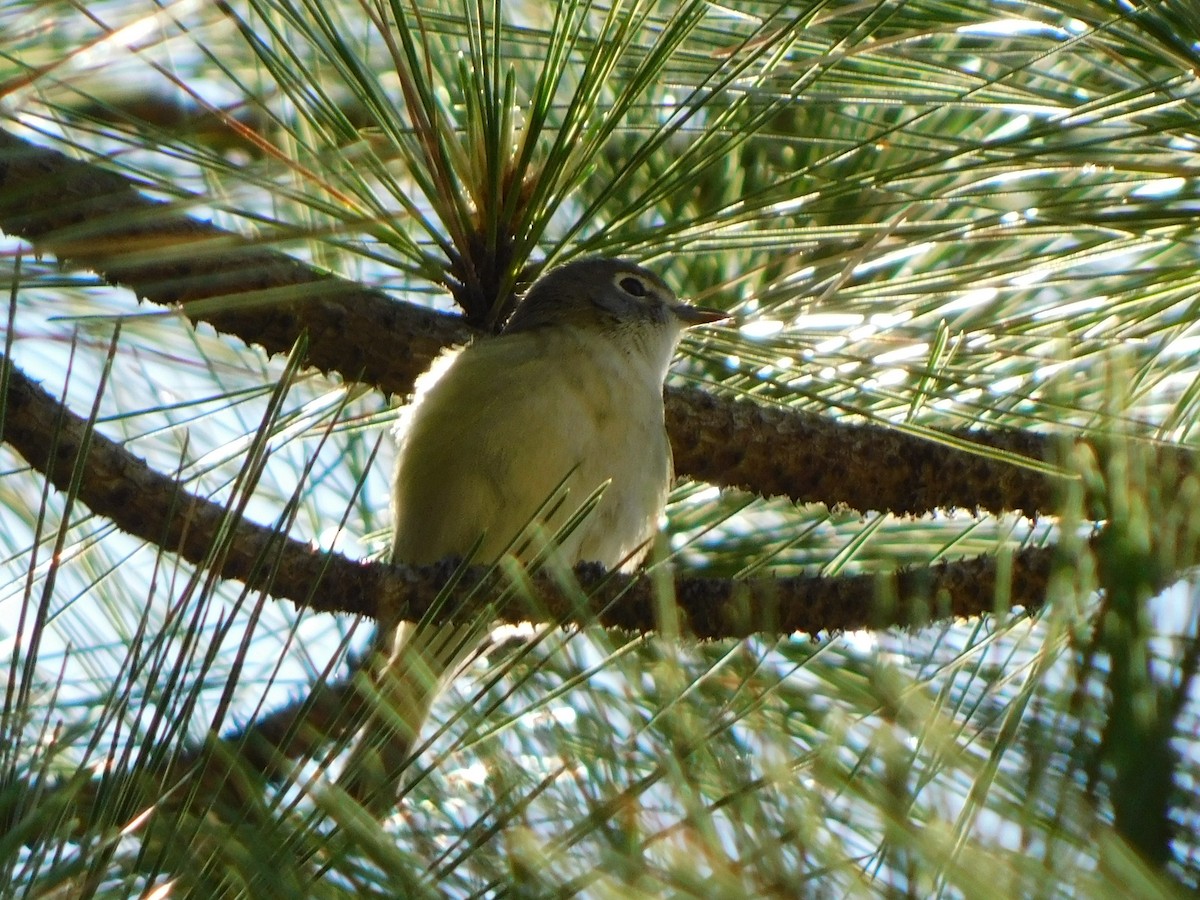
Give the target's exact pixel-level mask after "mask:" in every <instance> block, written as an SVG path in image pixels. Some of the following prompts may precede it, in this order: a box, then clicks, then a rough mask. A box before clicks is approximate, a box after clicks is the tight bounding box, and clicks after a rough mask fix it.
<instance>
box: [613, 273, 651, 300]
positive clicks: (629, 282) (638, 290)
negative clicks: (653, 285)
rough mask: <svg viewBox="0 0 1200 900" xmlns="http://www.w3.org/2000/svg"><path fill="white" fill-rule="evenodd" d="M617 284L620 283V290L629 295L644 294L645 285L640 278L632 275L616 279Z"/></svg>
mask: <svg viewBox="0 0 1200 900" xmlns="http://www.w3.org/2000/svg"><path fill="white" fill-rule="evenodd" d="M617 284H618V285H620V287H621V290H623V291H624V292H625V293H627V294H629V295H630V296H631V297H645V296H646V293H647V291H646V285H645V284H644V283H643V282H642V279H640V278H634V277H633V276H632V275H626V276H625V277H624V278H622V279H621V280H620V281H618V282H617Z"/></svg>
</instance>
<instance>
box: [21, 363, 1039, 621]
mask: <svg viewBox="0 0 1200 900" xmlns="http://www.w3.org/2000/svg"><path fill="white" fill-rule="evenodd" d="M4 365H8V366H9V371H8V380H7V381H8V392H7V395H6V396H4V397H3V398H0V401H2V402H3V407H4V413H5V414H4V419H3V422H4V433H3V435H0V437H3V439H4V440H5V441H6V442H7V443H9V444H10V445H11V446H12V447H13V448H14V449H16V450H17V452H19V453H20V454H21V455H22V456H23V457H24V458H25V459H26V460H27V461H28V462H29V463H30V465H32V466H33V467H34V468H35V469H37V470H38V471H39V472H41V473H42V474H43V475H45V476H46V477H47V478H49V479H50V481H51V482H52V483H53V484H54V485H55V486H56V487H57V488H59V490H66V488H67V486H68V485H69V484H70V480H71V475H72V472H73V471H75V468H76V466H77V465H78V463H77V457H78V455H79V453H80V451H81V450H83V451H84V452H85V453H86V456H85V459H84V460H83V461H82V466H83V469H82V471H83V472H84V475H83V478H82V479H81V482H80V486H79V493H78V499H79V500H80V501H81V502H82V503H84V504H85V505H87V506H88V507H89V508H90V509H91V510H92V511H93V512H95V513H97V514H98V515H101V516H103V517H105V518H107V519H109V520H111V521H112V522H114V523H115V524H116V525H117V527H119V528H121V529H122V530H123V531H126V532H128V533H129V534H132V535H134V536H136V537H140V538H142V539H144V540H147V541H151V542H153V543H155V544H157V545H159V546H161V547H163V548H164V549H166V550H168V551H170V552H174V553H178V554H179V555H180V556H182V557H183V558H184V559H186V560H188V561H189V562H191V563H193V564H196V565H203V564H205V563H206V561H207V560H208V559H209V550H210V548H211V547H212V546H213V544H214V542H215V541H217V540H218V537H219V535H220V534H221V533H222V531H223V529H224V528H225V527H227V520H228V519H229V517H230V515H231V513H230V510H229V509H228V508H227V507H225V506H223V505H221V504H219V503H213V502H211V501H208V500H205V499H203V498H200V497H197V496H195V495H193V494H190V493H188V491H187V490H186V489H185V488H184V486H183V485H182V484H180V483H179V482H178V481H176V480H174V479H172V478H170V477H168V476H166V475H163V474H162V473H160V472H156V471H154V470H153V469H151V468H150V467H149V466H148V465H147V464H146V463H145V462H144V461H143V460H142V459H140V458H139V457H137V456H135V455H134V454H132V453H130V452H129V451H127V450H125V449H124V448H123V447H122V446H120V445H119V444H118V443H116V442H115V441H112V440H111V439H109V438H107V437H105V436H104V435H102V434H100V433H98V432H94V431H93V432H91V433H89V431H88V422H87V420H85V419H83V418H81V417H79V416H77V415H75V414H74V413H72V412H71V411H70V410H67V409H64V408H63V407H62V406H60V405H59V404H58V402H57V401H56V400H55V399H54V397H52V396H51V395H50V394H48V393H47V392H46V391H44V390H42V389H41V388H40V387H39V386H38V385H36V384H35V383H34V382H33V381H32V380H31V379H29V378H28V377H27V376H26V375H25V374H24V373H22V372H21V371H20V370H18V369H16V368H14V367H12V366H11V365H10V364H9V363H8V361H7V360H6V359H5V358H4V357H2V356H0V366H4ZM0 381H2V379H0ZM233 527H234V529H235V530H234V532H233V534H232V537H231V539H229V540H227V541H225V546H226V547H227V548H228V552H227V553H226V554H225V555H224V556H223V558H222V561H221V570H220V574H221V576H222V577H225V578H232V579H237V580H239V581H242V582H244V583H245V584H247V585H249V586H250V587H251V588H253V589H256V590H263V591H267V592H268V593H270V594H271V595H273V596H275V597H277V598H281V599H288V600H291V601H292V602H294V603H296V604H297V605H298V606H303V607H308V608H311V609H314V610H317V611H324V612H346V613H356V614H362V615H367V616H372V617H378V616H379V615H380V613H381V611H384V610H387V611H388V613H389V615H391V616H398V617H399V618H404V619H412V620H415V619H420V618H423V617H425V616H428V615H430V613H431V610H432V611H434V615H433V619H432V621H434V622H437V621H439V619H442V620H444V619H446V618H447V617H450V616H459V615H470V614H471V607H470V605H469V600H468V598H470V597H471V596H472V595H473V593H474V592H475V589H476V588H477V586H478V584H479V580H480V579H486V578H494V577H497V576H496V575H495V574H494V573H492V572H489V571H486V570H483V569H478V570H473V571H472V572H470V573H468V576H467V577H465V578H462V579H461V580H460V581H459V582H458V584H457V586H456V588H455V589H454V593H453V595H452V596H451V597H450V598H449V599H448V602H439V601H440V600H444V599H445V598H440V597H439V591H441V590H442V588H443V587H444V586H445V584H446V583H447V581H448V580H450V579H451V578H452V577H453V576H454V575H455V570H456V567H455V566H454V564H453V562H452V561H450V562H445V563H441V564H437V565H434V566H426V567H419V568H416V567H408V566H399V565H390V564H386V563H363V562H356V561H354V560H350V559H347V558H346V557H344V556H342V555H340V554H337V553H325V552H317V551H314V550H312V549H311V548H310V547H309V545H308V544H305V543H302V542H300V541H297V540H294V539H292V538H288V537H286V536H284V535H281V534H279V533H278V531H276V530H275V529H272V528H267V527H264V526H262V525H258V524H255V523H253V522H249V521H245V520H240V521H237V522H234V523H233ZM1052 556H1053V549H1031V550H1025V551H1021V552H1020V553H1018V554H1016V556H1015V557H1014V559H1013V561H1012V564H1011V568H1012V574H1011V584H1002V583H998V576H997V572H998V571H1000V570H1001V568H1002V566H1001V564H1000V563H999V562H998V560H997V559H996V558H995V557H990V556H988V557H979V558H976V559H969V560H962V561H959V562H943V563H939V564H938V565H937V566H933V567H930V568H913V569H908V570H904V571H900V572H896V573H893V574H891V575H888V576H873V575H860V576H854V577H848V578H842V577H839V578H822V577H819V576H812V577H808V576H805V577H795V578H778V579H771V578H764V579H754V580H746V581H731V580H726V579H714V578H693V577H682V578H679V579H677V582H676V584H675V592H676V601H677V605H678V609H679V615H680V617H681V621H682V622H683V631H684V633H685V634H690V635H691V636H694V637H696V638H700V639H711V638H729V637H744V636H747V635H751V634H756V633H760V632H766V633H774V634H791V633H794V632H808V633H811V634H816V633H818V632H829V631H839V630H847V629H857V628H884V627H888V626H892V625H915V624H920V623H923V622H927V621H930V620H931V619H933V618H942V617H946V616H955V617H960V616H972V615H979V614H981V613H985V612H989V611H991V610H992V609H993V608H994V607H995V603H996V597H998V596H1003V597H1006V598H1007V601H1006V602H1007V603H1008V604H1009V605H1011V606H1023V607H1026V608H1029V609H1033V608H1036V607H1039V606H1040V605H1041V604H1042V603H1043V602H1044V599H1045V588H1046V583H1047V578H1048V574H1049V570H1050V562H1051V559H1052ZM575 576H576V578H577V580H578V584H579V585H580V586H582V588H583V589H584V592H585V593H586V594H587V596H588V597H589V601H588V603H589V605H588V607H587V608H586V609H581V608H580V607H579V605H578V602H577V599H576V598H577V597H578V596H579V592H578V590H577V589H576V588H575V586H574V585H570V584H567V585H564V584H561V583H560V582H558V581H556V580H554V579H553V578H551V577H549V576H545V575H542V576H539V577H537V578H536V579H534V580H533V581H532V582H531V583H530V585H529V586H528V595H527V599H525V600H523V601H522V600H514V601H513V602H512V603H511V604H510V605H509V606H507V607H504V608H501V609H498V610H496V611H495V617H496V619H497V620H498V621H504V622H511V623H519V622H525V621H529V620H530V619H531V618H532V619H536V620H538V621H550V622H563V623H567V622H574V623H578V624H581V625H591V624H600V625H603V626H606V627H615V628H621V629H625V630H628V631H632V632H650V631H656V630H658V629H659V628H660V626H661V623H660V622H658V621H657V619H656V610H657V609H658V604H657V603H656V602H655V587H654V584H653V579H651V578H648V577H644V576H625V575H616V574H611V573H606V572H604V571H602V570H601V569H599V568H598V567H596V566H592V565H583V566H580V567H578V568H577V569H576V571H575ZM481 593H484V594H485V595H486V594H492V595H494V592H481ZM881 598H883V601H884V602H881Z"/></svg>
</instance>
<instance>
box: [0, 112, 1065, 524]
mask: <svg viewBox="0 0 1200 900" xmlns="http://www.w3.org/2000/svg"><path fill="white" fill-rule="evenodd" d="M0 228H3V229H4V230H5V231H7V232H8V233H10V234H14V235H20V236H21V237H23V238H25V239H26V240H29V241H30V242H31V243H33V245H34V246H35V247H37V248H38V249H39V250H41V251H47V252H52V253H54V254H55V255H56V256H58V257H59V259H61V260H65V261H69V262H70V263H71V264H73V265H76V266H82V267H85V268H88V269H91V270H93V271H95V272H97V273H99V274H100V275H101V276H102V277H103V278H105V279H106V280H107V281H109V282H110V283H112V284H114V285H123V286H125V287H128V288H129V289H131V290H133V291H135V292H136V293H137V294H138V296H139V297H144V298H146V299H148V300H150V301H152V302H154V303H158V304H161V305H175V304H181V305H182V306H183V309H184V311H185V312H187V313H189V315H190V316H191V318H192V319H193V320H194V321H197V320H203V321H205V322H207V323H208V324H210V325H212V326H213V327H214V328H216V329H217V330H218V331H221V332H223V333H226V334H230V335H234V336H237V337H239V338H241V339H242V340H244V341H246V342H247V343H250V344H257V345H259V346H261V347H263V348H264V349H265V350H267V351H268V352H270V353H285V352H287V351H289V350H290V349H291V347H292V346H293V345H294V344H295V342H296V340H297V339H298V338H299V337H300V335H301V334H303V333H305V332H307V333H308V337H309V342H308V347H309V350H308V358H307V360H306V361H307V362H308V363H309V364H311V365H312V366H315V367H316V368H318V369H320V370H321V371H323V372H331V371H337V372H340V373H341V374H342V375H343V376H344V377H345V378H347V379H349V380H360V381H365V382H367V383H370V384H373V385H375V386H377V387H378V388H380V389H381V390H383V391H385V392H387V393H390V394H396V395H404V394H406V393H408V392H409V391H410V390H411V388H412V383H413V380H414V379H415V378H416V376H417V375H418V374H420V373H421V372H422V371H424V369H425V368H426V367H427V366H428V364H429V362H430V361H431V360H432V358H433V357H434V356H435V355H436V354H437V353H438V352H439V351H440V350H441V349H442V348H443V347H444V346H446V345H450V344H454V343H461V342H462V341H464V340H466V339H468V338H469V337H470V336H471V334H472V332H471V331H470V330H469V329H468V328H467V326H466V325H465V324H464V323H463V322H462V320H461V319H459V318H457V317H454V316H448V315H445V314H441V313H437V312H433V311H430V310H427V309H423V308H420V307H417V306H413V305H411V304H408V303H403V302H398V301H396V300H394V299H392V298H391V297H389V296H388V295H386V294H384V293H383V292H381V291H374V290H368V289H366V288H363V287H361V286H360V285H358V284H355V283H353V282H350V281H347V280H345V279H342V278H338V277H337V276H334V275H330V274H327V273H322V272H317V271H315V270H313V269H311V268H309V267H307V266H305V265H304V264H303V263H301V262H299V261H298V260H296V259H293V258H292V257H289V256H287V255H286V254H284V253H280V252H278V251H275V250H270V249H264V248H262V247H258V246H253V245H250V244H248V243H247V242H246V241H245V240H244V239H243V238H240V237H239V236H237V235H233V234H230V233H229V232H225V231H221V230H220V229H217V228H215V227H213V226H212V225H210V224H207V223H203V222H199V221H197V220H194V219H191V218H189V217H187V216H186V215H184V214H183V213H181V212H178V211H176V210H175V209H174V208H173V207H172V206H171V205H170V204H166V203H161V202H157V201H153V200H150V199H147V198H146V197H145V196H143V195H142V194H141V193H140V192H139V190H138V188H137V186H136V185H135V184H134V183H132V182H131V181H129V180H128V179H126V178H125V177H123V176H121V175H119V174H116V173H113V172H109V171H107V170H105V169H103V168H100V167H98V166H95V165H91V164H88V163H83V162H79V161H76V160H72V159H69V158H68V157H66V156H64V155H63V154H61V153H58V152H56V151H54V150H50V149H46V148H42V147H37V146H35V145H32V144H29V143H27V142H25V141H22V140H20V139H19V138H16V137H14V136H13V135H11V134H9V133H7V132H5V131H3V130H0ZM215 298H220V302H219V303H213V302H208V303H205V304H204V305H203V307H202V308H201V307H198V306H197V305H196V304H197V302H198V301H202V300H203V301H212V300H214V299H215ZM189 305H190V306H191V309H190V310H189ZM667 428H668V432H669V434H670V437H671V445H672V447H673V449H674V453H675V461H676V468H677V470H678V471H679V472H680V473H682V474H687V475H691V476H693V477H696V478H698V479H703V480H706V481H709V482H711V483H713V484H716V485H719V486H722V487H730V486H737V487H742V488H745V489H747V490H749V491H751V492H754V493H757V494H760V495H763V496H769V495H780V496H786V497H788V498H790V499H792V500H794V501H796V502H798V503H806V502H822V503H825V504H827V505H829V506H835V505H838V504H845V505H848V506H850V507H852V508H854V509H858V510H862V511H867V510H876V511H890V512H894V513H898V514H914V515H918V514H922V513H926V512H929V511H931V510H935V509H948V508H953V507H959V508H965V509H982V510H989V511H993V512H1003V511H1020V512H1024V513H1025V514H1026V515H1030V516H1033V515H1037V514H1039V513H1046V512H1050V511H1051V510H1052V509H1053V497H1054V494H1055V490H1056V485H1055V484H1054V480H1053V479H1049V478H1047V476H1046V475H1045V474H1044V468H1039V467H1027V466H1024V465H1013V464H1011V463H1008V462H1005V461H1004V460H1002V459H997V458H996V457H995V456H994V455H989V454H988V452H987V448H998V449H1003V450H1008V451H1010V452H1012V453H1014V454H1016V455H1017V456H1018V457H1025V458H1027V459H1030V460H1035V461H1041V460H1045V459H1050V458H1052V452H1051V450H1052V448H1051V442H1050V439H1049V438H1048V437H1046V436H1044V435H1039V434H1034V433H1021V432H1013V431H982V430H980V431H960V432H946V433H945V434H946V435H948V436H949V437H950V438H951V439H952V441H951V442H950V443H946V442H942V441H938V440H926V439H923V438H921V437H918V436H915V435H913V434H910V433H906V432H903V431H900V430H897V429H893V428H887V427H883V426H870V425H866V426H863V425H850V424H845V423H841V422H836V421H832V420H829V419H825V418H823V417H820V416H815V415H812V414H808V413H802V412H797V411H793V410H786V409H781V408H771V407H765V406H761V405H759V404H756V403H751V402H735V401H732V400H729V399H726V398H718V397H713V396H711V395H708V394H706V393H704V392H702V391H698V390H683V389H675V388H672V389H668V391H667ZM964 444H966V445H970V444H975V445H978V446H979V447H980V448H981V452H974V451H968V450H967V449H964Z"/></svg>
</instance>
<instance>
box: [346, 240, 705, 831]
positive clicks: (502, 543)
mask: <svg viewBox="0 0 1200 900" xmlns="http://www.w3.org/2000/svg"><path fill="white" fill-rule="evenodd" d="M726 317H727V316H726V314H725V313H723V312H720V311H718V310H713V309H705V308H703V307H698V306H691V305H689V304H687V303H683V302H681V301H680V300H679V299H678V298H677V297H676V296H675V294H674V292H673V291H672V290H671V289H670V288H669V287H667V285H666V284H664V283H663V281H662V280H661V279H660V278H659V277H658V276H656V275H655V274H654V273H652V272H650V271H648V270H646V269H644V268H642V267H641V266H638V265H635V264H634V263H631V262H627V261H625V260H620V259H582V260H579V261H576V262H571V263H568V264H566V265H563V266H560V267H558V268H556V269H553V270H551V271H550V272H548V273H547V274H545V275H544V276H542V277H541V278H539V279H538V280H537V281H536V282H535V283H534V284H533V286H532V287H531V288H530V289H529V291H528V293H527V294H526V295H525V297H524V298H523V299H522V300H521V302H520V303H519V304H518V306H517V308H516V311H515V312H514V313H513V315H512V318H511V319H510V320H509V321H508V323H507V324H506V325H505V327H504V329H503V331H502V332H501V333H500V334H499V335H498V336H496V337H493V338H485V339H480V340H478V341H476V342H474V343H472V344H470V345H468V346H467V347H465V348H461V349H455V350H451V351H448V352H447V353H444V354H443V355H442V356H440V357H439V358H438V359H437V360H436V361H435V362H434V363H433V365H432V366H431V367H430V369H429V371H427V372H426V373H425V374H424V375H422V376H421V377H420V378H419V379H418V380H417V384H416V391H415V396H414V398H413V401H412V403H411V404H410V405H409V406H408V407H407V408H406V410H405V412H404V414H403V416H402V418H401V420H400V423H399V425H398V427H397V438H398V452H397V457H396V472H395V479H394V484H393V498H392V499H393V513H394V516H395V532H394V537H393V540H392V559H393V560H394V561H395V562H400V563H409V564H412V565H423V564H426V563H432V562H436V561H438V560H441V559H444V558H446V557H452V556H460V557H461V556H466V555H467V554H469V553H472V552H473V553H474V555H473V557H472V562H474V563H479V564H487V563H491V562H494V561H496V560H497V559H499V558H500V557H501V556H502V555H504V554H505V553H512V554H514V555H515V556H516V557H517V558H519V559H523V560H528V559H530V558H532V557H533V556H535V555H537V554H541V553H546V552H549V553H553V554H556V555H557V560H558V561H559V562H561V563H564V564H566V565H574V564H575V563H578V562H598V563H601V564H603V565H604V566H605V567H607V568H609V569H615V568H618V567H620V568H622V569H625V570H631V569H633V568H635V567H636V566H637V565H638V563H640V562H641V560H642V559H643V557H644V556H645V554H646V552H647V550H648V549H649V545H650V541H651V539H652V537H653V536H654V533H655V531H656V530H657V528H658V520H659V516H660V515H661V513H662V511H663V506H664V505H665V503H666V499H667V491H668V489H669V488H670V485H671V481H672V479H673V477H674V472H673V468H672V463H671V447H670V444H669V443H668V442H667V433H666V428H665V426H664V421H663V382H664V380H665V378H666V375H667V369H668V367H669V366H670V363H671V357H672V356H673V355H674V353H675V348H676V346H677V345H678V344H679V340H680V337H681V335H682V333H683V330H684V329H685V328H688V327H690V326H693V325H700V324H704V323H711V322H716V321H719V320H721V319H724V318H726ZM598 490H602V493H601V494H600V497H599V500H598V501H597V502H595V505H594V506H593V507H592V508H591V509H590V510H589V511H588V512H587V514H586V516H585V517H584V518H583V519H582V521H581V522H579V523H578V524H577V525H575V527H573V528H571V529H570V530H567V531H564V532H563V533H561V534H558V535H556V532H559V530H560V529H561V528H562V526H563V525H564V524H565V523H567V522H568V520H571V519H572V517H573V516H574V515H575V514H576V512H577V511H578V510H579V508H580V504H582V503H583V502H584V501H585V500H587V499H588V498H589V497H591V496H592V495H593V494H594V493H595V492H596V491H598ZM490 624H491V623H489V622H478V623H472V624H463V625H461V626H455V627H442V628H418V626H416V625H415V624H414V623H410V622H381V623H380V634H381V635H390V640H389V639H386V638H385V639H384V642H383V643H377V647H379V649H380V650H381V653H380V656H383V657H386V661H385V662H384V663H383V665H382V668H381V670H380V671H378V672H377V673H376V674H375V685H376V687H377V689H378V690H379V691H380V693H381V694H382V695H383V697H384V698H386V701H387V704H388V706H389V707H390V709H389V710H388V711H387V713H386V714H384V713H376V714H375V715H374V716H373V717H372V719H371V720H370V721H368V723H367V725H366V726H365V727H364V729H363V735H362V736H361V737H360V738H359V741H358V743H357V744H356V745H355V747H354V749H353V750H352V752H351V755H350V758H349V759H348V760H347V763H346V766H345V770H344V772H345V774H344V775H343V778H342V785H343V787H345V788H346V789H347V790H348V791H349V792H350V793H351V794H352V795H353V796H355V797H356V798H357V799H359V800H360V801H361V802H363V803H364V804H366V805H367V806H369V807H371V808H372V809H374V810H376V811H379V810H382V809H385V808H387V807H390V806H391V805H392V803H394V801H395V797H396V791H397V787H398V784H399V777H400V772H401V770H402V767H403V766H404V764H405V762H406V761H407V759H408V757H409V756H410V754H411V751H412V748H413V745H414V744H415V742H416V739H417V737H418V735H419V733H420V730H421V727H422V725H423V723H424V721H425V719H426V717H427V716H428V714H429V709H430V706H431V705H432V703H433V701H434V699H435V698H436V696H437V693H438V691H439V689H440V688H441V686H442V685H443V684H444V683H445V682H446V681H447V680H448V679H450V678H453V677H454V675H455V674H456V673H457V671H458V669H459V668H460V667H461V666H462V665H463V664H464V662H465V661H466V660H468V659H469V658H470V657H471V656H472V655H473V654H474V653H475V652H476V650H477V649H478V647H479V644H480V641H481V640H482V638H483V637H484V635H486V633H487V631H488V630H489V627H490Z"/></svg>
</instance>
